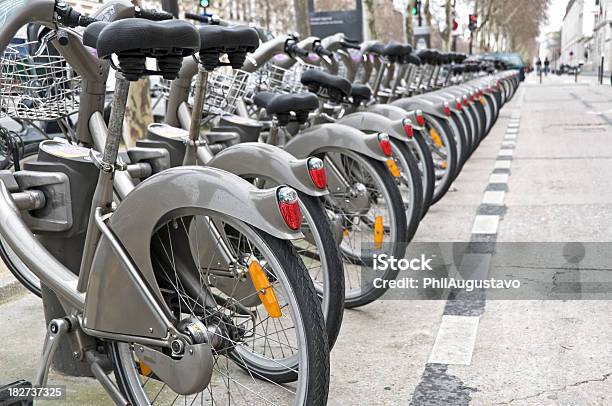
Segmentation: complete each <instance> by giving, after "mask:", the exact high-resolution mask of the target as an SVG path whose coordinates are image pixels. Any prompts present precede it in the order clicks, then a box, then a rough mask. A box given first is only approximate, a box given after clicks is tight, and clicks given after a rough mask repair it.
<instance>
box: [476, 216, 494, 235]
mask: <svg viewBox="0 0 612 406" xmlns="http://www.w3.org/2000/svg"><path fill="white" fill-rule="evenodd" d="M498 226H499V216H488V215H478V216H476V217H475V218H474V225H473V226H472V234H497V227H498Z"/></svg>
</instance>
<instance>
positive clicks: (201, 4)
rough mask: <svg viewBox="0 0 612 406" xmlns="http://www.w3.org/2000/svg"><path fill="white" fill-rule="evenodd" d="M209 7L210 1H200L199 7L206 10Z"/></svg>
mask: <svg viewBox="0 0 612 406" xmlns="http://www.w3.org/2000/svg"><path fill="white" fill-rule="evenodd" d="M209 5H210V1H208V0H200V7H204V8H207V7H208V6H209Z"/></svg>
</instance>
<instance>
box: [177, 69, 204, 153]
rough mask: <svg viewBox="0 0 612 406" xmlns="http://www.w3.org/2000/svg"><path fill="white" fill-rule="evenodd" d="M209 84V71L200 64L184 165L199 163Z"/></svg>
mask: <svg viewBox="0 0 612 406" xmlns="http://www.w3.org/2000/svg"><path fill="white" fill-rule="evenodd" d="M207 84H208V71H207V70H206V69H205V68H204V67H203V66H202V65H201V64H198V78H197V80H196V88H195V95H194V99H193V106H192V108H191V125H190V126H189V140H188V143H187V145H186V148H185V157H184V158H183V165H195V164H196V163H197V153H198V142H199V139H200V125H201V123H202V111H203V110H204V101H205V100H206V85H207Z"/></svg>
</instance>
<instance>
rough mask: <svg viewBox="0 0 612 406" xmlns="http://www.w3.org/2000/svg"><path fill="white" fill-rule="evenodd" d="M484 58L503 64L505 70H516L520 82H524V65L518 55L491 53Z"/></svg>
mask: <svg viewBox="0 0 612 406" xmlns="http://www.w3.org/2000/svg"><path fill="white" fill-rule="evenodd" d="M485 57H486V58H487V59H492V60H494V61H496V62H500V63H503V64H504V65H505V67H506V68H507V69H517V70H518V71H519V72H520V73H519V76H520V78H521V81H524V80H525V67H526V65H525V62H523V58H521V56H520V55H519V54H517V53H511V52H491V53H488V54H485Z"/></svg>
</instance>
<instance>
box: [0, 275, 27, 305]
mask: <svg viewBox="0 0 612 406" xmlns="http://www.w3.org/2000/svg"><path fill="white" fill-rule="evenodd" d="M26 293H27V289H26V288H25V287H24V286H23V285H22V284H21V282H19V281H18V280H17V279H15V278H14V277H13V275H12V274H11V273H10V272H8V271H6V274H5V273H4V272H0V305H2V304H5V303H8V302H11V301H13V300H16V299H18V298H20V297H21V296H23V295H25V294H26Z"/></svg>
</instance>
